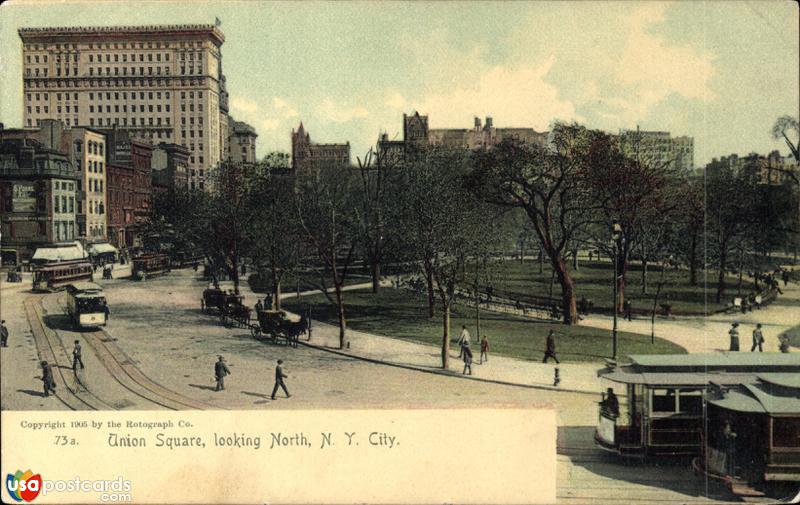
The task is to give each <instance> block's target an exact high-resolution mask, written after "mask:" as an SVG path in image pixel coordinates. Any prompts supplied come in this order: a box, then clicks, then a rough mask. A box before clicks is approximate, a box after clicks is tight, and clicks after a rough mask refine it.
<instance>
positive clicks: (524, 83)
mask: <svg viewBox="0 0 800 505" xmlns="http://www.w3.org/2000/svg"><path fill="white" fill-rule="evenodd" d="M215 18H219V19H220V20H221V21H222V25H221V27H220V28H221V30H222V31H223V32H224V34H225V43H224V44H223V46H222V58H223V72H224V73H225V75H226V77H227V84H228V91H229V93H230V112H231V115H233V116H234V117H235V118H236V119H238V120H241V121H246V122H248V123H250V124H251V125H253V126H254V127H255V128H256V131H257V133H258V135H259V137H258V143H257V156H258V157H261V156H263V155H265V154H267V153H268V152H270V151H273V150H281V151H287V152H288V151H290V146H291V143H290V132H291V130H292V129H293V128H297V126H298V125H299V123H300V122H301V121H302V122H303V124H304V126H305V128H306V130H307V131H308V132H309V133H310V134H311V139H312V141H315V142H345V141H349V142H350V144H351V147H352V151H351V152H352V160H353V161H354V162H355V160H356V157H357V156H358V157H360V156H363V155H364V153H366V151H367V150H368V149H369V147H370V146H371V145H374V143H375V141H376V139H377V138H378V136H379V134H380V133H382V132H386V133H388V134H389V137H391V138H397V139H400V138H402V116H403V113H404V112H405V113H411V112H412V111H414V110H417V111H419V112H420V113H421V114H428V116H429V123H430V126H431V127H432V128H470V127H472V124H473V117H475V116H478V117H481V118H484V117H486V116H492V117H493V118H494V124H495V126H497V127H533V128H535V129H537V130H541V131H545V130H547V129H548V128H549V127H550V125H551V124H552V123H553V121H556V120H560V121H577V122H580V123H582V124H585V125H587V126H589V127H591V128H599V129H603V130H607V131H610V132H617V131H618V130H620V129H628V128H636V126H637V125H638V126H640V127H641V128H642V129H645V130H663V131H670V132H671V133H672V134H673V135H688V136H691V137H694V140H695V165H697V166H698V167H699V166H703V165H705V163H707V162H708V161H710V160H711V158H712V157H719V156H724V155H728V154H731V153H738V154H747V153H750V152H759V153H767V152H769V151H771V150H774V149H779V150H780V151H781V152H782V153H784V154H788V151H787V149H786V148H785V145H784V144H783V143H782V142H778V141H775V140H773V139H772V138H771V135H770V131H771V126H772V124H773V123H774V121H775V119H776V118H777V117H779V116H782V115H792V116H795V117H797V115H798V109H799V108H800V103H798V94H799V91H798V90H799V89H800V84H799V83H798V75H799V74H800V72H799V71H798V61H800V52H799V50H798V40H800V34H799V33H798V19H799V18H800V16H798V4H797V3H795V2H790V1H777V0H776V1H753V2H745V1H739V2H723V1H716V2H705V1H685V2H672V3H661V2H651V1H642V2H636V1H626V2H577V1H575V2H521V1H520V2H510V1H509V2H504V1H495V2H478V1H475V2H458V1H447V2H426V1H417V2H386V1H370V2H299V1H297V2H259V1H227V2H201V1H193V2H167V1H149V2H148V1H144V2H142V1H138V2H126V1H115V2H98V1H95V2H70V1H62V2H44V1H14V0H12V1H11V2H7V3H5V4H3V5H2V6H0V48H2V50H0V121H2V122H3V123H5V125H6V126H7V127H15V126H20V125H21V123H22V77H21V76H22V72H21V44H20V40H19V37H18V35H17V29H18V28H19V27H40V26H108V25H144V24H177V23H208V24H211V23H214V20H215Z"/></svg>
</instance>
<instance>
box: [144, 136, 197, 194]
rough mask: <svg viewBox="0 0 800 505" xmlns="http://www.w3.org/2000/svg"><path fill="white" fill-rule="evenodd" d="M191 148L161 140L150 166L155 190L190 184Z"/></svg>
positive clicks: (183, 186) (154, 150) (155, 149)
mask: <svg viewBox="0 0 800 505" xmlns="http://www.w3.org/2000/svg"><path fill="white" fill-rule="evenodd" d="M188 166H189V150H188V149H186V148H185V147H183V146H182V145H180V144H172V143H166V142H161V143H160V144H158V146H156V147H155V148H154V149H153V157H152V159H151V163H150V168H151V170H152V178H153V191H155V192H164V191H168V190H174V189H178V188H187V187H188V185H189V174H188Z"/></svg>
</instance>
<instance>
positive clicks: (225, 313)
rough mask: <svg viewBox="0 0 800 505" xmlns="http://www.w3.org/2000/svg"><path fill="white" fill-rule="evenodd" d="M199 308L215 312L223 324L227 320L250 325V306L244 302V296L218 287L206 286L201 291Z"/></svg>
mask: <svg viewBox="0 0 800 505" xmlns="http://www.w3.org/2000/svg"><path fill="white" fill-rule="evenodd" d="M200 309H201V310H202V311H203V312H206V313H209V314H210V313H212V312H213V311H216V312H217V315H218V316H219V319H220V321H222V323H223V324H226V325H227V324H228V323H229V322H231V323H235V324H236V325H237V326H240V327H246V326H250V307H248V306H246V305H245V304H244V296H243V295H237V294H234V293H233V292H230V291H225V290H224V289H219V288H208V289H206V290H204V291H203V298H202V299H201V300H200Z"/></svg>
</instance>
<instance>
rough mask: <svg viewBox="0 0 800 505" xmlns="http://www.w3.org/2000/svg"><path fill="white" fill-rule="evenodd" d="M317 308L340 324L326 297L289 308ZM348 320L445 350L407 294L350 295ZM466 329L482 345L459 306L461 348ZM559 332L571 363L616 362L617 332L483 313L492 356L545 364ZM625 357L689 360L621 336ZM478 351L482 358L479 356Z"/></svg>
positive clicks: (658, 343) (455, 318)
mask: <svg viewBox="0 0 800 505" xmlns="http://www.w3.org/2000/svg"><path fill="white" fill-rule="evenodd" d="M306 305H311V311H312V317H313V318H315V319H318V320H322V321H326V322H329V323H332V324H336V309H335V307H334V306H333V305H332V304H330V303H329V302H328V301H327V300H326V299H324V297H322V296H321V295H316V296H309V297H304V298H302V299H301V300H296V299H289V300H286V301H285V302H284V306H285V307H286V308H287V309H289V310H300V309H301V308H303V307H305V306H306ZM345 315H346V317H347V322H348V327H349V328H351V329H354V330H358V331H364V332H368V333H374V334H378V335H385V336H388V337H393V338H399V339H404V340H411V341H415V342H422V343H425V344H431V345H436V346H438V345H440V343H441V335H442V322H441V316H440V313H439V312H438V311H437V316H436V317H435V318H433V319H428V317H427V308H426V304H425V301H424V299H421V298H418V297H415V296H414V295H413V294H412V293H410V292H408V291H404V290H396V289H391V288H383V289H382V290H381V291H380V293H378V294H377V295H374V294H372V293H371V292H369V291H367V290H358V291H351V292H347V293H345ZM462 324H466V325H467V328H468V329H469V331H470V334H471V335H472V338H473V345H475V340H476V324H475V312H474V309H471V308H469V307H465V306H463V305H456V307H455V310H454V312H453V314H452V315H451V343H452V345H453V346H455V344H456V341H457V340H458V336H459V333H460V331H461V325H462ZM551 329H552V330H555V332H556V335H557V337H556V353H557V354H558V356H559V359H560V360H562V361H567V362H578V361H580V362H586V361H589V362H597V361H601V360H602V359H603V358H607V357H610V356H611V332H610V331H608V330H601V329H596V328H588V327H582V326H567V325H564V324H559V323H548V322H543V321H534V320H530V319H525V318H519V317H514V316H511V315H508V314H498V313H493V312H482V313H481V334H482V335H486V336H487V337H488V339H489V344H490V352H491V353H492V354H500V355H504V356H510V357H514V358H522V359H529V360H541V359H542V356H543V353H544V348H545V337H546V336H547V333H548V332H549V331H550V330H551ZM618 346H619V353H620V355H626V354H685V353H686V350H685V349H683V348H682V347H680V346H678V345H676V344H673V343H672V342H668V341H666V340H663V339H660V338H656V339H655V343H653V344H651V343H650V336H649V335H642V334H637V333H629V332H619V333H618ZM475 349H476V351H475V352H476V355H475V356H476V358H477V355H478V354H477V353H478V352H479V351H478V350H477V349H478V348H477V347H476V348H475Z"/></svg>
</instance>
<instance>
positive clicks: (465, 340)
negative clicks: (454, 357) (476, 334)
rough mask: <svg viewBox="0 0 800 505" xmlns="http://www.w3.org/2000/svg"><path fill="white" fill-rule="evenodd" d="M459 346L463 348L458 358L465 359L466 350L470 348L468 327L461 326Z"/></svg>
mask: <svg viewBox="0 0 800 505" xmlns="http://www.w3.org/2000/svg"><path fill="white" fill-rule="evenodd" d="M458 345H460V346H461V352H459V353H458V357H459V358H463V357H464V349H465V348H469V330H467V325H462V326H461V335H459V337H458Z"/></svg>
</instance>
